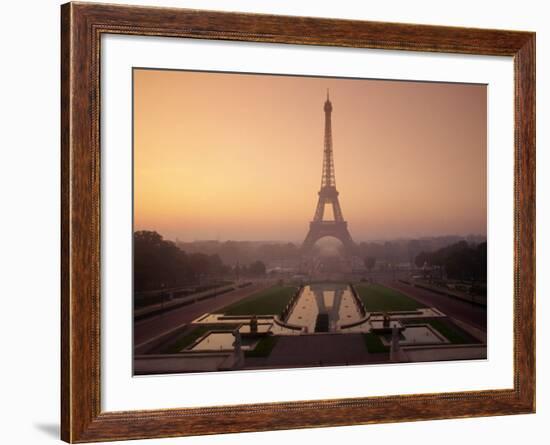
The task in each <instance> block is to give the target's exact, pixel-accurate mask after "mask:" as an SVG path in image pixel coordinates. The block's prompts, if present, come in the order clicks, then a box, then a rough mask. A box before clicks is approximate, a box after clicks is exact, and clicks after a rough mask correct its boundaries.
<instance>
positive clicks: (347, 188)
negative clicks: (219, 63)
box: [134, 69, 487, 242]
mask: <svg viewBox="0 0 550 445" xmlns="http://www.w3.org/2000/svg"><path fill="white" fill-rule="evenodd" d="M327 88H329V89H330V98H331V102H332V105H333V113H332V132H333V147H334V163H335V171H336V187H337V189H338V191H339V192H340V196H339V198H340V204H341V207H342V212H343V214H344V218H345V219H346V221H347V222H348V227H349V230H350V233H351V235H352V237H353V238H354V240H355V241H363V240H373V239H390V238H398V237H421V236H437V235H448V234H458V235H466V234H470V233H474V234H483V235H484V234H486V213H487V185H486V168H487V157H486V152H487V150H486V145H487V137H486V134H487V90H486V86H485V85H465V84H447V83H427V82H410V81H380V80H364V79H359V80H358V79H335V78H319V77H292V76H271V75H252V74H226V73H202V72H186V71H168V70H145V69H135V70H134V224H135V229H136V230H156V231H157V232H159V233H161V234H162V235H163V236H164V237H165V238H167V239H175V238H178V239H180V240H186V241H191V240H199V239H219V240H227V239H231V240H284V241H298V242H299V241H302V240H303V238H304V237H305V235H306V233H307V230H308V227H309V222H310V221H311V219H312V218H313V214H314V211H315V206H316V204H317V197H318V196H317V192H318V191H319V187H320V183H321V169H322V162H323V132H324V112H323V104H324V101H325V98H326V90H327Z"/></svg>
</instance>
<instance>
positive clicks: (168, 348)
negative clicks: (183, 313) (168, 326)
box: [159, 324, 239, 354]
mask: <svg viewBox="0 0 550 445" xmlns="http://www.w3.org/2000/svg"><path fill="white" fill-rule="evenodd" d="M238 326H239V325H236V324H218V325H202V326H197V327H196V328H194V329H192V330H191V331H186V332H183V333H182V334H180V335H179V336H178V337H176V339H175V340H174V341H172V342H170V343H168V344H167V345H165V346H164V347H163V348H162V349H161V350H160V351H159V353H160V354H176V353H178V352H180V351H181V350H182V349H183V348H186V347H187V346H189V345H190V344H192V343H193V342H194V341H196V340H198V339H199V338H200V337H202V336H203V335H204V334H206V333H207V332H208V331H231V330H233V329H235V328H237V327H238Z"/></svg>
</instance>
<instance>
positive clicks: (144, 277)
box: [134, 230, 265, 292]
mask: <svg viewBox="0 0 550 445" xmlns="http://www.w3.org/2000/svg"><path fill="white" fill-rule="evenodd" d="M263 274H265V265H264V264H263V263H262V262H260V261H255V262H252V263H251V264H249V265H246V264H244V265H240V266H236V267H231V266H228V265H226V264H224V262H223V261H222V259H221V258H220V256H219V255H218V254H208V253H202V252H191V253H187V252H185V251H184V250H182V249H180V248H179V247H178V246H177V245H176V244H175V243H174V242H172V241H169V240H165V239H163V237H162V235H160V234H159V233H157V232H154V231H148V230H141V231H137V232H134V290H135V291H136V292H140V291H146V290H156V289H163V288H173V287H180V286H186V285H188V284H194V283H199V282H201V281H211V280H215V279H221V278H228V277H234V276H241V277H246V276H258V275H263Z"/></svg>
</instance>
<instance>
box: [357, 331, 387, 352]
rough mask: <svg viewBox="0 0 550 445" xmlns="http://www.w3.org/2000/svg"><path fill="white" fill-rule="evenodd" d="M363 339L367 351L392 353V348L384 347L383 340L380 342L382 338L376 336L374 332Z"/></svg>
mask: <svg viewBox="0 0 550 445" xmlns="http://www.w3.org/2000/svg"><path fill="white" fill-rule="evenodd" d="M363 339H364V340H365V346H366V347H367V351H369V352H371V353H377V352H389V351H390V348H389V347H388V346H384V344H383V343H382V340H380V337H379V336H378V335H376V334H373V333H372V332H369V333H368V334H365V335H363Z"/></svg>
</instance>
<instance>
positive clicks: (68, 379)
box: [61, 3, 535, 442]
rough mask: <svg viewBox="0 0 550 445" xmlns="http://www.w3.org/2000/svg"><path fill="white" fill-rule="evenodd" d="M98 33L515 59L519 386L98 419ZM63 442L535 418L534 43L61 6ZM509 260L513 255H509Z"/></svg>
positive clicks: (527, 37) (455, 32) (524, 35)
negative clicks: (510, 416)
mask: <svg viewBox="0 0 550 445" xmlns="http://www.w3.org/2000/svg"><path fill="white" fill-rule="evenodd" d="M104 33H113V34H133V35H155V36H170V37H180V38H195V39H197V38H198V39H222V40H241V41H251V42H277V43H293V44H303V45H328V46H342V47H362V48H382V49H393V50H399V49H406V50H413V51H433V52H449V53H465V54H481V55H499V56H512V57H513V58H514V67H515V172H514V174H515V216H514V218H515V220H514V224H515V235H514V243H515V248H514V250H515V251H514V388H513V389H510V390H488V391H476V392H458V393H437V394H418V395H403V396H390V397H369V398H351V399H334V400H322V401H302V402H289V403H267V404H254V405H237V406H231V407H216V406H213V407H209V408H182V409H169V410H155V411H130V412H102V411H101V408H100V406H101V405H100V335H101V333H100V317H99V314H100V311H99V308H100V285H99V284H100V268H99V265H100V256H99V248H100V218H99V217H100V206H99V203H100V146H99V131H100V129H99V113H100V84H99V69H100V52H101V45H100V37H101V35H102V34H104ZM61 36H62V42H61V110H62V111H61V152H62V156H61V170H62V176H61V202H62V210H61V221H62V225H61V231H62V243H61V289H62V292H61V295H62V299H61V314H62V316H61V329H62V340H61V352H62V358H61V368H62V376H61V436H62V439H63V440H65V441H68V442H91V441H102V440H120V439H138V438H152V437H170V436H184V435H199V434H214V433H229V432H240V431H261V430H277V429H288V428H307V427H321V426H337V425H351V424H367V423H376V422H402V421H410V420H423V419H441V418H450V417H473V416H491V415H505V414H518V413H533V412H534V411H535V34H534V33H530V32H517V31H501V30H486V29H467V28H454V27H439V26H424V25H422V26H421V25H409V24H390V23H380V22H362V21H350V20H333V19H321V18H306V17H287V16H272V15H255V14H241V13H221V12H211V11H196V10H185V9H170V8H147V7H132V6H116V5H106V4H92V3H84V4H83V3H68V4H65V5H63V6H62V7H61ZM510 254H512V252H510Z"/></svg>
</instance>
